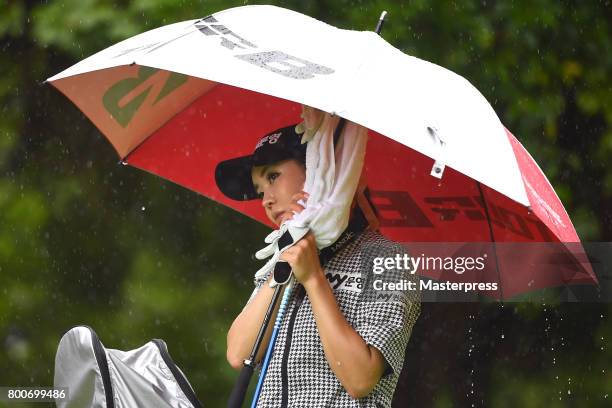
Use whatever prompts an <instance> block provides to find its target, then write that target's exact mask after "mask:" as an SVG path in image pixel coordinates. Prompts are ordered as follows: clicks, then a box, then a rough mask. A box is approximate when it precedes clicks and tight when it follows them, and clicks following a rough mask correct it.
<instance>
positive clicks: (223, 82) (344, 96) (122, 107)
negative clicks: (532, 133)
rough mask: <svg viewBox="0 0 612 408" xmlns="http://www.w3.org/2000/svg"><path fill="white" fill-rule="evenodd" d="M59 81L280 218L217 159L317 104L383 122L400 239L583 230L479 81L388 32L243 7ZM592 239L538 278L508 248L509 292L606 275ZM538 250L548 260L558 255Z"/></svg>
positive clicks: (387, 190)
mask: <svg viewBox="0 0 612 408" xmlns="http://www.w3.org/2000/svg"><path fill="white" fill-rule="evenodd" d="M47 81H48V82H49V83H51V84H52V85H53V86H55V87H56V88H57V89H59V90H60V91H61V92H63V93H64V94H65V95H66V96H67V97H68V98H70V100H71V101H72V102H73V103H74V104H75V105H76V106H77V107H78V108H79V109H80V110H82V111H83V113H84V114H85V115H86V116H87V117H88V118H89V119H90V120H91V121H92V122H93V123H94V124H95V125H96V126H97V127H98V129H100V131H101V132H102V133H103V134H104V135H105V136H106V137H107V138H108V140H109V141H110V142H111V143H112V145H113V146H114V148H115V149H116V151H117V153H118V155H119V156H120V158H121V160H123V161H124V162H125V163H126V164H129V165H131V166H135V167H138V168H140V169H143V170H146V171H148V172H151V173H153V174H156V175H159V176H161V177H163V178H166V179H168V180H171V181H173V182H175V183H177V184H180V185H182V186H184V187H186V188H189V189H191V190H194V191H196V192H198V193H200V194H202V195H204V196H206V197H209V198H211V199H213V200H216V201H218V202H220V203H222V204H225V205H227V206H230V207H232V208H234V209H236V210H237V211H240V212H241V213H243V214H245V215H247V216H249V217H252V218H254V219H256V220H258V221H260V222H262V223H265V224H268V225H271V224H269V221H267V219H266V218H265V214H264V213H263V211H262V210H261V205H260V204H259V203H258V202H253V201H246V202H243V201H233V200H231V199H229V198H227V197H225V196H224V195H223V194H222V193H221V192H220V191H219V190H218V188H217V185H216V183H215V179H214V177H215V175H214V174H215V171H214V170H215V167H216V165H217V163H219V162H220V161H223V160H226V159H228V158H232V157H236V156H239V155H245V154H250V153H251V152H252V151H253V148H254V144H255V143H256V141H257V140H258V138H259V137H260V136H261V135H264V134H266V133H267V132H269V131H271V130H274V129H277V128H280V127H283V126H287V125H289V124H292V123H297V122H299V121H300V113H301V105H302V104H304V105H308V106H312V107H316V108H319V109H321V110H324V111H327V112H330V113H333V114H336V115H339V116H341V117H344V118H346V119H347V120H350V121H353V122H356V123H358V124H361V125H363V126H365V127H367V128H368V129H369V130H370V139H369V142H368V148H367V153H366V163H365V167H366V176H367V182H368V185H369V190H370V193H371V198H372V201H373V202H374V204H375V205H376V207H377V210H378V212H379V219H380V221H381V231H382V232H383V233H384V234H385V235H387V236H388V237H389V238H391V239H394V240H396V241H399V242H404V243H408V242H498V243H499V242H515V243H516V242H527V243H531V242H560V243H566V242H574V243H579V242H580V241H579V238H578V236H577V234H576V231H575V229H574V227H573V225H572V222H571V221H570V219H569V217H568V215H567V213H566V211H565V209H564V208H563V205H562V203H561V202H560V200H559V198H558V197H557V195H556V194H555V191H554V189H553V188H552V186H551V185H550V183H549V182H548V180H547V179H546V176H545V175H544V174H543V173H542V171H541V170H540V168H539V167H538V165H537V164H536V162H535V161H534V160H533V158H532V157H531V156H530V155H529V153H528V152H527V151H526V150H525V149H524V147H523V146H522V145H521V144H520V142H519V141H518V140H517V139H516V138H515V137H514V136H513V135H512V134H511V133H510V132H509V131H508V130H507V129H505V127H504V126H503V125H502V123H501V122H500V120H499V118H498V117H497V115H496V114H495V112H494V110H493V109H492V107H491V106H490V105H489V103H488V102H487V101H486V99H485V98H484V97H483V96H482V95H481V94H480V93H479V92H478V90H477V89H476V88H474V87H473V86H472V85H471V84H470V83H469V82H468V81H467V80H466V79H464V78H463V77H461V76H459V75H457V74H455V73H453V72H451V71H449V70H447V69H445V68H442V67H440V66H438V65H435V64H432V63H429V62H427V61H423V60H421V59H418V58H415V57H411V56H408V55H406V54H404V53H402V52H400V51H399V50H397V49H396V48H394V47H393V46H391V45H390V44H388V43H387V42H386V41H385V40H383V39H382V38H381V37H380V36H378V35H377V34H376V33H374V32H368V31H361V32H360V31H351V30H342V29H338V28H336V27H333V26H330V25H327V24H325V23H323V22H320V21H318V20H315V19H313V18H310V17H307V16H304V15H302V14H299V13H297V12H293V11H290V10H286V9H283V8H279V7H274V6H245V7H237V8H233V9H229V10H225V11H222V12H219V13H215V14H213V15H211V16H208V17H205V18H203V19H198V20H191V21H185V22H180V23H176V24H170V25H167V26H164V27H160V28H157V29H154V30H151V31H148V32H145V33H143V34H140V35H137V36H135V37H132V38H129V39H127V40H125V41H122V42H120V43H118V44H115V45H113V46H111V47H109V48H107V49H105V50H103V51H100V52H98V53H97V54H95V55H93V56H91V57H89V58H87V59H85V60H83V61H81V62H79V63H77V64H75V65H74V66H72V67H70V68H68V69H66V70H65V71H63V72H61V73H59V74H57V75H55V76H53V77H51V78H49V79H48V80H47ZM576 248H577V247H576V246H571V247H568V251H569V253H570V254H574V255H575V256H574V257H573V258H572V259H573V261H572V262H573V264H572V265H571V267H569V268H566V270H562V271H559V270H557V269H555V270H550V268H548V269H549V270H546V271H541V272H540V273H537V274H535V275H534V274H533V273H532V272H530V273H528V274H527V273H521V272H520V271H517V269H520V268H516V264H514V265H513V262H515V261H516V260H515V259H511V258H512V257H508V256H505V257H504V256H500V255H499V254H498V256H497V257H496V258H497V261H496V265H495V267H494V272H495V276H496V279H498V280H499V283H500V285H501V288H503V293H502V292H500V293H497V294H495V296H497V297H502V296H503V297H510V296H513V295H515V294H518V293H523V292H526V291H530V290H535V289H539V288H544V287H550V286H557V285H561V284H567V283H585V282H590V283H592V282H596V278H595V276H594V274H593V272H592V269H591V267H590V265H589V264H588V262H583V261H582V260H581V259H579V258H580V257H579V254H578V253H579V252H581V249H582V248H581V246H580V245H579V244H578V249H576ZM531 255H532V258H531V259H530V262H531V263H532V264H533V263H534V262H535V263H537V258H538V257H541V256H542V255H541V254H538V253H537V251H535V252H534V253H532V254H531ZM574 261H575V263H574ZM545 269H546V268H545ZM425 273H426V274H427V273H429V275H430V276H431V277H433V278H436V279H439V278H441V277H442V276H443V275H441V274H439V273H438V274H436V273H435V272H431V271H429V272H427V271H425ZM465 276H467V275H464V277H465Z"/></svg>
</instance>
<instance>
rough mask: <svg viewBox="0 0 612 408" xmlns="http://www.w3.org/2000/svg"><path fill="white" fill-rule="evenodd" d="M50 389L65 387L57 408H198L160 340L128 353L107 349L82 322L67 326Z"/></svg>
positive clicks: (184, 380) (56, 358)
mask: <svg viewBox="0 0 612 408" xmlns="http://www.w3.org/2000/svg"><path fill="white" fill-rule="evenodd" d="M54 387H58V388H59V387H63V388H67V390H68V398H66V399H63V400H60V399H57V400H56V404H57V407H58V408H90V407H95V408H140V407H151V408H152V407H155V408H201V407H202V404H201V403H200V401H199V400H198V398H197V397H196V395H195V392H194V391H193V388H192V387H191V385H190V384H189V381H187V378H186V377H185V375H184V374H183V372H182V371H181V370H180V369H179V368H178V366H177V365H176V364H174V361H172V358H171V357H170V354H169V353H168V349H167V347H166V343H165V342H164V341H163V340H159V339H154V340H151V341H150V342H148V343H147V344H145V345H144V346H142V347H140V348H137V349H135V350H130V351H121V350H113V349H106V348H105V347H104V346H103V345H102V342H101V341H100V339H99V338H98V336H97V334H96V332H95V331H94V330H93V329H92V328H90V327H87V326H77V327H74V328H73V329H71V330H69V331H68V332H67V333H66V334H64V336H63V337H62V339H61V340H60V343H59V346H58V349H57V354H56V356H55V376H54Z"/></svg>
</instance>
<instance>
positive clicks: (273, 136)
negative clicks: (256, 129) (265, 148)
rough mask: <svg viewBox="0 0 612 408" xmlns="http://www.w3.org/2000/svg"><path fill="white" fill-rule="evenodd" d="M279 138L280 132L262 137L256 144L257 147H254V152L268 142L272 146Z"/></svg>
mask: <svg viewBox="0 0 612 408" xmlns="http://www.w3.org/2000/svg"><path fill="white" fill-rule="evenodd" d="M279 137H281V132H278V133H273V134H271V135H267V136H264V137H262V138H261V139H260V140H259V142H257V145H256V146H255V150H257V149H259V148H260V147H261V146H262V145H263V144H264V143H266V142H268V143H270V144H274V143H276V142H278V138H279Z"/></svg>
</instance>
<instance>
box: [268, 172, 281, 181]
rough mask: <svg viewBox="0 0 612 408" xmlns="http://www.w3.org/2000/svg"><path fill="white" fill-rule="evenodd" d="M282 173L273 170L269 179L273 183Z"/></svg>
mask: <svg viewBox="0 0 612 408" xmlns="http://www.w3.org/2000/svg"><path fill="white" fill-rule="evenodd" d="M279 175H280V174H279V173H278V172H272V173H269V174H268V181H269V182H270V183H271V182H273V181H274V180H276V179H277V178H278V176H279Z"/></svg>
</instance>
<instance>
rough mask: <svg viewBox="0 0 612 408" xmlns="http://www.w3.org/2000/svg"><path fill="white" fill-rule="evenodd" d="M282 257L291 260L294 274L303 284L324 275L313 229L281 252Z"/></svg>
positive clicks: (290, 263)
mask: <svg viewBox="0 0 612 408" xmlns="http://www.w3.org/2000/svg"><path fill="white" fill-rule="evenodd" d="M280 259H282V260H284V261H287V262H289V265H291V269H292V270H293V276H295V278H296V279H297V280H298V282H300V283H301V284H302V285H306V284H307V282H308V281H309V280H313V279H317V278H320V277H322V276H323V268H321V263H320V261H319V251H318V249H317V243H316V240H315V237H314V235H313V234H312V232H311V231H309V232H308V234H306V235H304V237H303V238H302V239H300V240H299V241H298V242H296V243H295V244H294V245H293V246H291V247H289V248H287V249H286V250H285V251H284V252H283V253H282V254H281V256H280Z"/></svg>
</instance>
